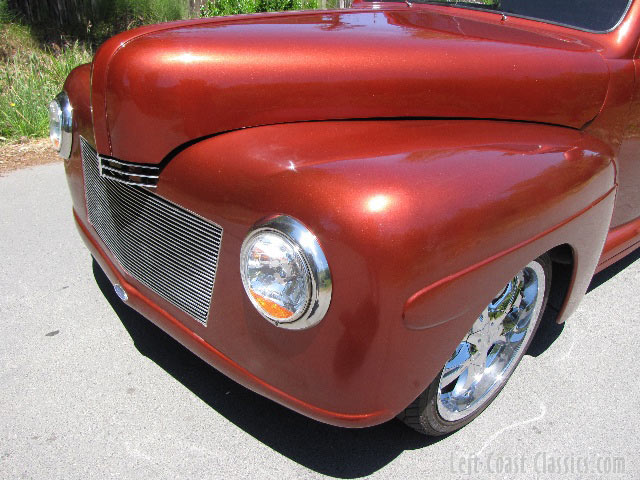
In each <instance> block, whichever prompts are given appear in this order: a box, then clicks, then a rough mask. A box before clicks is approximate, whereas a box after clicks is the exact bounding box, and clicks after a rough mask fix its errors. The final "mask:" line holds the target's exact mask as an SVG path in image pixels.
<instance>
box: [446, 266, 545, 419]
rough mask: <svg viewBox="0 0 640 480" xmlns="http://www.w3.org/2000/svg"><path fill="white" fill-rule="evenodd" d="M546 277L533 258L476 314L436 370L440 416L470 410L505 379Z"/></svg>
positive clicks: (534, 318) (529, 330)
mask: <svg viewBox="0 0 640 480" xmlns="http://www.w3.org/2000/svg"><path fill="white" fill-rule="evenodd" d="M546 283H547V279H546V276H545V270H544V268H543V267H542V265H541V264H540V263H539V262H538V261H533V262H531V263H529V264H528V265H527V266H526V267H525V268H523V269H522V270H521V271H520V272H518V274H517V275H516V276H515V277H513V279H512V280H511V281H510V282H509V283H508V284H507V286H506V287H505V288H504V289H503V290H502V291H501V292H500V293H499V294H498V296H497V297H496V298H494V299H493V300H492V301H491V303H490V304H489V305H488V306H487V308H485V309H484V311H483V312H482V313H481V314H480V316H479V317H478V319H477V320H476V321H475V323H474V324H473V326H472V327H471V330H469V332H468V333H467V335H466V336H465V337H464V339H463V340H462V342H461V343H460V344H459V345H458V347H457V348H456V350H455V352H454V353H453V355H452V356H451V358H450V359H449V361H447V363H446V364H445V366H444V369H443V370H442V373H441V375H440V381H439V384H438V391H437V401H436V403H437V411H438V414H439V415H440V416H441V417H442V419H443V420H445V421H448V422H456V421H459V420H461V419H464V418H467V417H469V416H471V415H472V414H473V413H474V412H476V411H478V410H481V409H482V408H484V407H485V406H486V405H488V403H489V402H490V401H491V400H493V397H494V396H495V395H494V394H497V392H498V391H499V390H500V389H501V388H502V386H503V385H504V384H505V383H506V381H507V379H508V378H509V376H510V374H511V372H512V371H513V369H514V368H515V366H516V365H517V364H518V361H519V360H520V358H521V357H522V356H523V355H524V352H525V349H526V347H527V345H528V344H529V340H530V339H531V336H532V335H533V333H534V331H535V329H536V325H537V322H538V319H539V317H540V313H541V308H542V305H543V303H544V301H545V289H546Z"/></svg>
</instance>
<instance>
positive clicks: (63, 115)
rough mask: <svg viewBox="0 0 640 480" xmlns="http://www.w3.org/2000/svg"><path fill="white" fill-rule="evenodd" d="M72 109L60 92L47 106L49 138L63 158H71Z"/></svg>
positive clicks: (65, 95) (64, 94)
mask: <svg viewBox="0 0 640 480" xmlns="http://www.w3.org/2000/svg"><path fill="white" fill-rule="evenodd" d="M72 122H73V108H71V104H70V103H69V97H67V94H66V93H64V92H62V93H59V94H58V96H57V97H56V98H55V99H54V100H53V101H52V102H51V103H50V104H49V138H50V139H51V143H52V144H53V148H55V149H56V151H57V152H58V153H59V154H60V156H61V157H63V158H69V157H70V156H71V140H72Z"/></svg>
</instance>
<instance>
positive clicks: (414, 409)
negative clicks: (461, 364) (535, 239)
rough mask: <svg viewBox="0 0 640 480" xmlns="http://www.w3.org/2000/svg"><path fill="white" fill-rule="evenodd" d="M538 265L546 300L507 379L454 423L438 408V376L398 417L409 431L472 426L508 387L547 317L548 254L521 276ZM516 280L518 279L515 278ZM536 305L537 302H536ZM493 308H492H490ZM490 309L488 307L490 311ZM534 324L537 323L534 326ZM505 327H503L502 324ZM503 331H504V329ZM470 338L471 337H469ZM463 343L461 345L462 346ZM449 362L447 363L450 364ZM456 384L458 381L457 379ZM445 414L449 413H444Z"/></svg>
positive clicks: (448, 430) (440, 431)
mask: <svg viewBox="0 0 640 480" xmlns="http://www.w3.org/2000/svg"><path fill="white" fill-rule="evenodd" d="M534 262H535V263H538V264H539V265H540V267H542V271H543V272H544V276H545V278H544V285H545V289H544V296H543V300H542V303H541V304H540V307H539V308H538V307H537V305H536V307H535V308H538V311H537V315H536V317H535V318H532V319H531V320H530V321H529V326H528V327H527V330H528V329H531V334H528V333H527V335H528V336H527V337H525V338H526V341H525V342H523V343H522V344H521V345H520V346H519V347H518V349H517V352H514V355H513V357H512V359H511V361H510V362H509V363H508V368H509V371H508V373H506V374H505V375H504V378H503V379H502V380H500V381H499V382H497V383H495V384H493V386H492V387H490V388H489V390H487V393H486V394H485V395H484V396H483V397H482V398H480V399H479V400H478V401H477V404H475V405H474V407H473V410H472V411H471V412H470V413H469V414H468V415H464V416H462V418H458V419H455V420H447V419H445V418H443V416H442V415H441V412H440V410H439V406H438V395H439V393H440V387H441V385H440V384H441V378H442V374H443V371H444V369H443V371H441V372H440V374H438V376H437V377H436V378H435V379H434V380H433V381H432V382H431V384H430V385H429V386H428V387H427V388H426V389H425V390H424V392H422V393H421V394H420V395H419V396H418V398H416V399H415V400H414V401H413V402H412V403H411V404H410V405H409V406H408V407H407V408H406V409H405V410H403V411H402V412H401V413H400V414H399V415H398V417H397V418H398V419H399V420H401V421H402V422H404V423H405V424H406V425H408V426H409V427H411V428H413V429H414V430H416V431H418V432H420V433H423V434H426V435H429V436H440V435H446V434H448V433H451V432H454V431H456V430H458V429H460V428H462V427H464V426H465V425H467V424H468V423H470V422H471V421H472V420H473V419H475V418H476V417H477V416H478V415H480V414H481V413H482V411H483V410H484V409H485V408H487V407H488V406H489V405H490V404H491V402H493V400H494V399H495V398H496V397H497V396H498V394H499V393H500V391H501V390H502V389H503V388H504V386H505V384H506V383H507V381H508V380H509V378H510V377H511V375H512V374H513V372H514V371H515V369H516V367H517V365H518V363H520V360H521V359H522V357H523V356H524V354H525V353H526V351H527V348H528V347H529V345H530V344H531V341H532V340H533V338H534V336H535V334H536V331H537V329H538V327H539V326H540V320H541V319H542V316H543V314H544V310H545V308H546V305H547V300H548V298H549V290H550V287H551V260H550V258H549V256H548V255H547V254H544V255H542V256H540V257H538V258H537V259H535V260H534V261H533V262H531V263H530V264H529V265H527V266H526V267H524V268H523V269H522V270H521V272H524V271H525V269H527V268H529V266H530V265H532V263H534ZM519 273H520V272H519ZM514 279H515V277H514ZM536 302H537V298H536ZM490 306H491V304H490ZM487 308H489V307H487ZM531 322H535V323H534V324H531ZM501 325H502V324H501ZM503 328H504V327H503ZM467 335H470V334H467ZM466 339H467V336H465V338H463V342H464V341H465V340H466ZM463 342H461V345H462V343H463ZM448 363H449V362H447V364H448ZM456 381H458V380H457V379H456ZM445 411H446V409H445Z"/></svg>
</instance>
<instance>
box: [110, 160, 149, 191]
mask: <svg viewBox="0 0 640 480" xmlns="http://www.w3.org/2000/svg"><path fill="white" fill-rule="evenodd" d="M98 160H99V163H100V175H101V176H102V177H104V178H108V179H110V180H115V181H116V182H120V183H124V184H125V185H140V186H142V187H148V188H155V187H156V185H157V184H158V179H159V178H160V167H159V166H157V165H144V164H141V163H131V162H123V161H122V160H116V159H115V158H110V157H105V156H102V155H98Z"/></svg>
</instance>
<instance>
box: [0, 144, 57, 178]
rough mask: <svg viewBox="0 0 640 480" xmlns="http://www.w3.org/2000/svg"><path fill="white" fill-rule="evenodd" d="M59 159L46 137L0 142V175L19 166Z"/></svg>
mask: <svg viewBox="0 0 640 480" xmlns="http://www.w3.org/2000/svg"><path fill="white" fill-rule="evenodd" d="M61 161H62V159H61V158H60V156H58V154H57V153H56V152H54V151H53V148H52V147H51V142H50V141H49V139H48V138H38V139H24V140H23V141H21V142H19V143H8V144H0V176H2V175H6V174H7V172H10V171H12V170H17V169H19V168H25V167H33V166H35V165H43V164H45V163H53V162H61Z"/></svg>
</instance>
